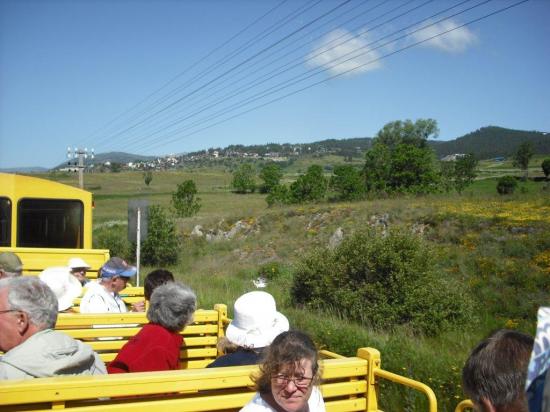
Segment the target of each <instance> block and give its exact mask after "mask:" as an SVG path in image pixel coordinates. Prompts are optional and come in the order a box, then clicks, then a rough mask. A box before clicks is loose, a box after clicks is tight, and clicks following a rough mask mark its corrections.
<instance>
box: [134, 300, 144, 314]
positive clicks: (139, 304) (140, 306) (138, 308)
mask: <svg viewBox="0 0 550 412" xmlns="http://www.w3.org/2000/svg"><path fill="white" fill-rule="evenodd" d="M132 312H145V301H144V300H142V301H141V302H136V303H132Z"/></svg>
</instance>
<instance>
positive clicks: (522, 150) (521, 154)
mask: <svg viewBox="0 0 550 412" xmlns="http://www.w3.org/2000/svg"><path fill="white" fill-rule="evenodd" d="M533 155H534V152H533V145H532V144H531V142H524V143H522V144H520V145H519V147H518V150H517V151H516V153H515V154H514V166H515V167H519V168H520V169H521V170H523V171H524V172H525V175H524V177H523V180H527V178H528V177H529V160H531V157H533Z"/></svg>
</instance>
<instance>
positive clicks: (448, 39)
mask: <svg viewBox="0 0 550 412" xmlns="http://www.w3.org/2000/svg"><path fill="white" fill-rule="evenodd" d="M458 26H460V24H459V23H457V22H455V21H452V20H445V21H442V22H440V23H437V24H434V25H433V26H430V27H427V28H425V29H424V30H420V31H418V32H416V33H414V34H413V35H412V38H413V39H414V41H421V40H424V39H428V38H430V37H432V36H435V35H437V34H439V33H443V32H445V31H447V30H452V29H454V28H456V27H458ZM476 41H477V36H476V35H475V34H474V33H473V32H472V31H470V29H468V28H467V27H460V28H458V29H456V30H453V31H450V32H449V33H445V34H442V35H441V36H438V37H435V38H433V39H431V40H429V41H427V42H425V43H423V46H427V47H434V48H436V49H440V50H443V51H445V52H449V53H460V52H463V51H465V50H466V49H467V48H468V47H470V46H472V45H473V44H475V43H476Z"/></svg>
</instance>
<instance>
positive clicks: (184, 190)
mask: <svg viewBox="0 0 550 412" xmlns="http://www.w3.org/2000/svg"><path fill="white" fill-rule="evenodd" d="M196 194H197V186H196V185H195V182H194V181H193V180H186V181H185V182H183V183H180V184H179V185H178V187H177V189H176V191H175V192H174V193H172V207H173V208H174V210H175V211H176V215H177V216H179V217H189V216H193V215H194V214H196V213H198V211H199V210H200V208H201V203H200V200H201V199H200V198H199V197H195V196H196Z"/></svg>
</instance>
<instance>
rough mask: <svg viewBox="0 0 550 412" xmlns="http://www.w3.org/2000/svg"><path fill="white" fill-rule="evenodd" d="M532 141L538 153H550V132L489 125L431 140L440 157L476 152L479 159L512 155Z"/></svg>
mask: <svg viewBox="0 0 550 412" xmlns="http://www.w3.org/2000/svg"><path fill="white" fill-rule="evenodd" d="M527 141H530V142H531V143H532V144H533V150H534V152H535V153H536V154H550V133H543V132H536V131H525V130H513V129H505V128H503V127H496V126H487V127H482V128H481V129H478V130H476V131H475V132H471V133H468V134H466V135H464V136H462V137H459V138H457V139H454V140H449V141H446V142H438V141H435V140H434V141H430V144H431V146H432V147H433V148H434V149H435V151H436V153H437V155H438V157H443V156H446V155H449V154H453V153H474V154H475V155H476V157H477V158H478V159H491V158H493V157H500V156H504V157H507V156H511V155H512V154H514V153H515V151H516V150H517V148H518V147H519V145H520V144H522V143H524V142H527Z"/></svg>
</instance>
